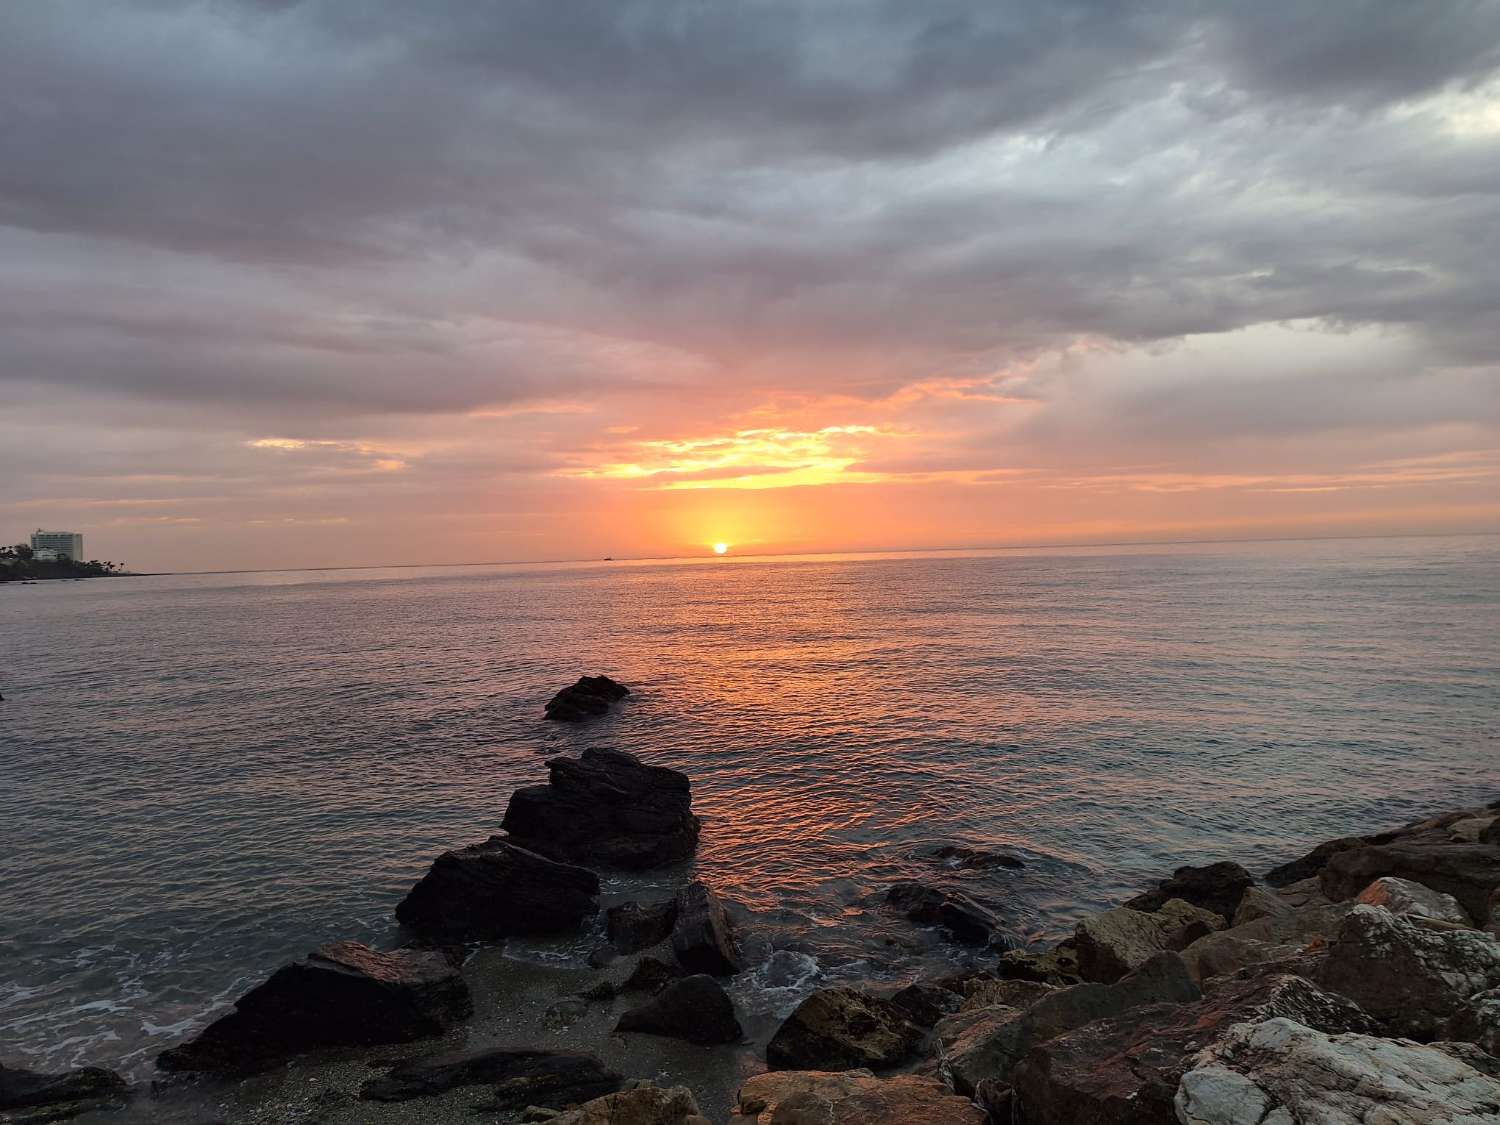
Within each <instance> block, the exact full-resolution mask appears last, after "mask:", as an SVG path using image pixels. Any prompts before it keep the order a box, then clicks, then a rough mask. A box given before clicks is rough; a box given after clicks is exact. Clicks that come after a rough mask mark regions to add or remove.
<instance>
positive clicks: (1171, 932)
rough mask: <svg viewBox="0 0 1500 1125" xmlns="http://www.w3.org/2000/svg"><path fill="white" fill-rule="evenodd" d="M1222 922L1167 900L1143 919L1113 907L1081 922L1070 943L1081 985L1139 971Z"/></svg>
mask: <svg viewBox="0 0 1500 1125" xmlns="http://www.w3.org/2000/svg"><path fill="white" fill-rule="evenodd" d="M1223 926H1224V919H1223V918H1222V917H1221V916H1219V915H1218V914H1215V913H1214V912H1213V911H1210V910H1204V909H1203V908H1202V907H1198V906H1192V905H1190V904H1188V903H1186V902H1183V901H1182V900H1181V899H1171V900H1169V901H1167V902H1166V903H1164V904H1163V905H1162V907H1161V909H1159V910H1157V911H1156V912H1155V913H1151V914H1148V913H1146V912H1145V911H1142V910H1132V909H1130V908H1129V907H1128V906H1117V907H1115V908H1114V909H1113V910H1105V911H1103V912H1101V913H1099V914H1090V915H1088V916H1087V917H1085V918H1083V919H1081V920H1080V921H1079V923H1078V925H1077V927H1076V928H1075V930H1074V934H1073V940H1074V942H1075V944H1076V946H1077V949H1078V971H1079V973H1080V974H1081V975H1082V976H1083V979H1084V980H1091V981H1100V982H1102V983H1105V984H1108V983H1109V982H1110V981H1116V980H1119V979H1120V978H1121V977H1122V976H1124V975H1125V974H1126V973H1128V972H1131V971H1132V970H1134V969H1137V968H1139V967H1140V966H1141V965H1143V964H1145V963H1146V961H1148V960H1149V959H1150V958H1151V957H1153V956H1155V955H1156V954H1158V953H1161V952H1163V951H1164V950H1180V949H1185V948H1187V947H1188V946H1189V945H1191V944H1192V943H1193V942H1194V941H1196V940H1197V939H1198V938H1200V937H1203V936H1206V935H1207V934H1209V933H1211V932H1213V931H1214V930H1216V929H1222V928H1223Z"/></svg>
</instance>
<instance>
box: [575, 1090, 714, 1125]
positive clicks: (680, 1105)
mask: <svg viewBox="0 0 1500 1125" xmlns="http://www.w3.org/2000/svg"><path fill="white" fill-rule="evenodd" d="M547 1122H548V1125H710V1122H709V1120H708V1118H706V1117H704V1116H703V1115H702V1114H701V1113H700V1112H699V1111H698V1103H697V1101H696V1100H695V1099H694V1098H693V1092H692V1091H691V1090H689V1089H688V1088H687V1087H686V1086H671V1087H668V1088H666V1089H662V1088H660V1087H658V1086H653V1085H650V1084H648V1083H643V1084H641V1085H638V1086H635V1087H634V1088H632V1089H629V1090H621V1091H619V1092H618V1093H615V1094H606V1095H604V1097H602V1098H595V1099H594V1100H593V1101H588V1102H584V1103H583V1104H582V1105H581V1106H579V1107H578V1108H577V1109H570V1110H567V1111H565V1112H563V1113H559V1114H557V1115H556V1116H553V1117H549V1118H547Z"/></svg>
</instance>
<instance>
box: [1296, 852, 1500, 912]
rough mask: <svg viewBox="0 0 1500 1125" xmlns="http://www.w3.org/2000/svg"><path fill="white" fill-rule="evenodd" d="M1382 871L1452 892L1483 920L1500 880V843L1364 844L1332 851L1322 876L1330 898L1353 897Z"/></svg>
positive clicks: (1325, 892)
mask: <svg viewBox="0 0 1500 1125" xmlns="http://www.w3.org/2000/svg"><path fill="white" fill-rule="evenodd" d="M1382 875H1394V876H1396V877H1397V878H1398V879H1410V880H1411V881H1412V882H1414V883H1421V884H1422V885H1423V886H1424V887H1430V888H1431V889H1432V890H1435V891H1442V892H1443V893H1444V894H1449V895H1452V896H1453V897H1454V898H1456V899H1458V901H1459V904H1460V905H1461V906H1463V908H1464V909H1465V910H1466V911H1468V912H1469V916H1470V917H1471V918H1472V919H1473V920H1474V921H1475V922H1476V923H1480V924H1483V922H1484V919H1485V914H1486V912H1487V910H1488V906H1489V898H1490V894H1491V893H1492V892H1493V891H1494V890H1495V888H1496V887H1497V886H1500V847H1496V846H1495V845H1494V844H1447V843H1441V844H1417V843H1407V842H1404V841H1403V842H1398V843H1392V844H1365V845H1363V846H1361V847H1357V848H1352V849H1349V850H1346V851H1341V852H1337V853H1336V854H1334V855H1332V856H1330V857H1329V860H1328V863H1327V865H1326V866H1325V867H1324V868H1323V873H1322V876H1321V877H1320V882H1321V884H1322V887H1323V893H1324V894H1325V895H1327V896H1328V897H1329V898H1331V899H1334V900H1335V901H1338V900H1340V899H1346V898H1353V897H1354V896H1355V895H1357V894H1359V892H1360V891H1362V890H1364V889H1365V888H1366V887H1368V886H1369V885H1370V883H1371V882H1373V881H1374V880H1376V879H1378V878H1380V877H1381V876H1382Z"/></svg>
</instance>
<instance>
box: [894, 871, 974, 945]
mask: <svg viewBox="0 0 1500 1125" xmlns="http://www.w3.org/2000/svg"><path fill="white" fill-rule="evenodd" d="M885 904H886V906H888V907H890V908H891V909H892V910H895V911H897V912H898V913H900V914H902V915H903V916H905V917H906V918H909V919H911V920H912V921H913V922H918V923H920V924H922V925H924V926H937V927H939V928H940V929H942V930H943V931H944V932H945V933H947V934H949V935H950V936H951V937H953V939H954V940H955V941H960V942H963V943H964V944H966V945H987V944H989V943H990V942H991V941H993V940H994V938H995V936H996V934H997V932H998V931H999V929H1000V922H999V920H998V919H997V918H996V917H995V916H994V915H993V914H991V913H990V912H989V911H988V910H986V909H985V908H984V907H982V906H980V905H979V904H978V903H977V902H975V901H974V900H973V899H971V898H969V897H968V896H967V895H965V894H961V893H960V892H958V891H945V890H940V889H939V888H937V887H929V886H926V885H925V884H923V883H918V882H915V881H914V880H906V881H904V882H901V883H897V884H896V885H895V886H893V887H892V888H891V889H890V890H889V891H887V892H886V896H885Z"/></svg>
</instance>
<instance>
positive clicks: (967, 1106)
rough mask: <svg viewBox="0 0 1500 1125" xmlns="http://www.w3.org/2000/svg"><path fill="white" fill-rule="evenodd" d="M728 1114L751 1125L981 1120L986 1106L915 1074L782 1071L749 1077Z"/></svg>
mask: <svg viewBox="0 0 1500 1125" xmlns="http://www.w3.org/2000/svg"><path fill="white" fill-rule="evenodd" d="M729 1119H730V1121H731V1122H747V1123H748V1122H754V1125H984V1111H983V1110H981V1109H979V1108H978V1107H977V1106H975V1105H974V1104H973V1103H971V1102H970V1101H969V1100H968V1099H967V1098H961V1097H956V1096H955V1095H954V1094H952V1093H951V1092H950V1091H949V1090H948V1089H947V1088H946V1087H945V1086H944V1085H943V1084H942V1083H941V1082H938V1081H936V1080H934V1079H931V1078H922V1077H918V1076H917V1075H914V1074H902V1075H897V1076H895V1077H893V1078H876V1077H875V1076H874V1075H873V1074H871V1073H870V1072H869V1071H868V1070H847V1071H844V1072H842V1073H833V1074H830V1073H827V1072H824V1071H796V1070H783V1071H772V1072H771V1073H768V1074H757V1075H756V1076H755V1077H754V1078H751V1079H750V1080H749V1081H747V1082H746V1083H745V1084H744V1086H742V1087H741V1088H740V1093H739V1098H738V1103H737V1105H736V1106H735V1109H734V1112H733V1113H731V1114H730V1118H729Z"/></svg>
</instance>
